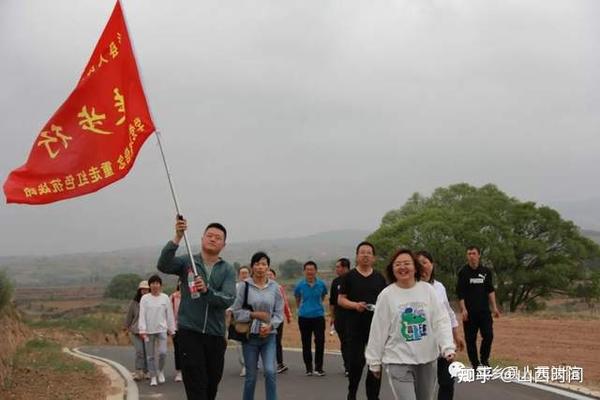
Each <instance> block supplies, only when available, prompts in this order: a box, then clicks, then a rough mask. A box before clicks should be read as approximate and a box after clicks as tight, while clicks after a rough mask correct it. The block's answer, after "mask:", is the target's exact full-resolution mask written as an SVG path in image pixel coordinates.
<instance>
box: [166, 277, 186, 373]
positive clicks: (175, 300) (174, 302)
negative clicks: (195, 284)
mask: <svg viewBox="0 0 600 400" xmlns="http://www.w3.org/2000/svg"><path fill="white" fill-rule="evenodd" d="M180 285H181V282H179V281H177V288H176V289H175V291H174V292H173V293H171V295H170V296H169V299H170V300H171V306H172V307H173V317H174V319H175V334H174V335H173V337H172V338H171V339H173V355H174V358H175V379H174V380H175V382H181V381H182V380H183V378H182V376H181V353H180V349H179V339H178V338H177V314H179V304H180V303H181V288H180Z"/></svg>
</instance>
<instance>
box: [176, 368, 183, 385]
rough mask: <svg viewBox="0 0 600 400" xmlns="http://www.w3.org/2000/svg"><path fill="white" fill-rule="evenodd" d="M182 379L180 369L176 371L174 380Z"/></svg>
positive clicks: (179, 380)
mask: <svg viewBox="0 0 600 400" xmlns="http://www.w3.org/2000/svg"><path fill="white" fill-rule="evenodd" d="M182 380H183V378H182V377H181V371H177V374H176V375H175V382H181V381H182Z"/></svg>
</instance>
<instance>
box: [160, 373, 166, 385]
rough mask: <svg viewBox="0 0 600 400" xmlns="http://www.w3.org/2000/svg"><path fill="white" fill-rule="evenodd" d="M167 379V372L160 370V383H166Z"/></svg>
mask: <svg viewBox="0 0 600 400" xmlns="http://www.w3.org/2000/svg"><path fill="white" fill-rule="evenodd" d="M165 380H166V379H165V374H164V373H163V372H162V371H160V372H159V373H158V383H165Z"/></svg>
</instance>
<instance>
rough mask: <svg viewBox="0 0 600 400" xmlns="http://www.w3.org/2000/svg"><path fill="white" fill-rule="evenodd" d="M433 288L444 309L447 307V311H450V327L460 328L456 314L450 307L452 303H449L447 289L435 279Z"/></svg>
mask: <svg viewBox="0 0 600 400" xmlns="http://www.w3.org/2000/svg"><path fill="white" fill-rule="evenodd" d="M433 288H434V289H435V294H437V296H438V299H439V300H440V301H441V302H442V304H443V305H444V307H446V311H448V316H449V317H450V326H451V327H452V328H457V327H458V321H457V320H456V314H454V310H453V309H452V307H450V302H449V301H448V295H447V294H446V288H445V287H444V285H443V284H442V283H441V282H438V281H436V280H435V279H434V281H433Z"/></svg>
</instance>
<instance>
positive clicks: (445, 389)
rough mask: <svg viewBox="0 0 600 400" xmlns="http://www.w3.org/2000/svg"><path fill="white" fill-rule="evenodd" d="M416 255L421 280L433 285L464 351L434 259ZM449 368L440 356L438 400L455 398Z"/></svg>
mask: <svg viewBox="0 0 600 400" xmlns="http://www.w3.org/2000/svg"><path fill="white" fill-rule="evenodd" d="M416 255H417V261H418V262H419V264H421V280H422V281H423V282H428V283H430V284H431V285H433V288H434V289H435V294H436V295H437V297H438V300H439V301H440V302H441V303H442V304H443V305H444V308H445V309H446V311H447V312H448V317H449V318H450V326H451V327H452V337H453V338H454V344H455V346H456V350H457V351H463V350H464V348H465V341H464V340H463V338H462V337H461V335H460V333H459V332H458V321H457V320H456V314H454V310H453V309H452V307H450V302H449V301H448V295H447V294H446V288H445V287H444V285H443V284H442V283H441V282H440V281H438V280H436V279H435V264H434V262H433V257H432V256H431V254H429V252H427V251H424V250H422V251H419V252H417V254H416ZM449 366H450V363H449V362H448V360H447V359H446V358H445V357H444V356H443V355H440V356H439V357H438V360H437V381H438V395H437V398H438V400H452V399H453V398H454V378H453V377H452V376H451V375H450V372H449V371H448V367H449Z"/></svg>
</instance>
